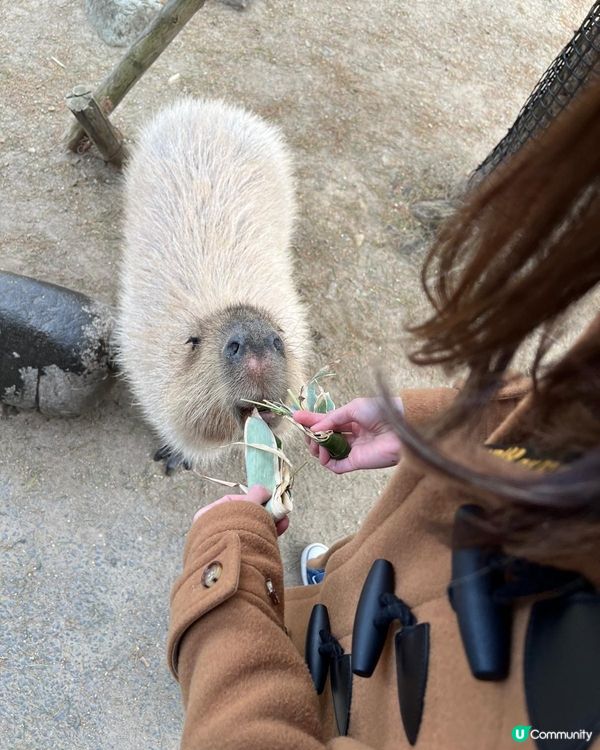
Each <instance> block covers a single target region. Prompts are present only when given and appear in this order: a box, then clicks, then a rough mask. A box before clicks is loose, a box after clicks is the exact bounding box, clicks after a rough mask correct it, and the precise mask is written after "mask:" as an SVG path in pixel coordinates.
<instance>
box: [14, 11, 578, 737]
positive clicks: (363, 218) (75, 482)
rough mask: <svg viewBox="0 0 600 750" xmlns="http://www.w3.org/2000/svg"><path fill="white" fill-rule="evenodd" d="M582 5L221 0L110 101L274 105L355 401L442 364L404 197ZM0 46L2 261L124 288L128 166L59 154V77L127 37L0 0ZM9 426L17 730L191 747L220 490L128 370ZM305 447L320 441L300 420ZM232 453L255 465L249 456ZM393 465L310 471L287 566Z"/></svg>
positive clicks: (302, 244) (319, 297)
mask: <svg viewBox="0 0 600 750" xmlns="http://www.w3.org/2000/svg"><path fill="white" fill-rule="evenodd" d="M588 5H589V0H569V1H567V0H513V2H511V3H491V2H488V1H486V0H455V2H451V3H439V2H437V1H434V0H419V2H413V1H410V0H364V2H360V3H359V2H350V1H349V0H344V1H343V2H342V0H328V2H326V3H325V2H322V0H302V1H301V2H300V0H296V1H295V0H289V1H288V2H285V3H284V2H277V1H276V0H254V3H253V5H252V6H251V7H250V9H249V10H247V11H244V12H238V11H235V10H233V9H232V8H230V7H227V6H224V5H222V4H219V3H218V2H216V1H215V0H212V1H210V2H208V3H207V5H206V7H205V8H204V9H203V10H201V11H200V12H199V13H198V14H197V16H196V17H195V18H194V19H193V20H192V21H191V22H190V24H189V26H188V27H187V29H186V30H185V31H184V32H183V33H182V34H181V35H180V36H179V37H178V38H177V39H176V40H175V41H174V42H173V43H172V45H171V47H170V48H169V49H168V50H167V51H166V53H165V54H164V55H163V56H162V57H161V58H160V59H159V60H158V61H157V63H156V64H155V65H154V66H153V67H152V69H151V70H150V72H149V73H148V74H147V75H146V77H145V78H144V79H143V80H142V82H141V83H140V84H139V85H138V86H136V88H135V89H134V90H133V91H132V92H131V93H130V95H129V96H128V97H127V98H126V100H125V101H124V102H123V104H122V105H121V106H120V107H119V108H118V110H117V111H116V113H115V115H114V120H115V122H116V123H117V125H118V126H119V127H120V128H122V130H123V131H124V132H125V133H126V134H127V136H128V138H130V139H134V138H135V133H136V128H137V126H138V124H139V123H140V122H142V121H143V120H145V119H146V118H147V117H149V116H150V114H151V113H152V112H153V111H155V110H157V109H158V108H160V106H161V105H163V104H164V103H167V102H170V101H172V100H173V99H174V98H175V97H177V96H179V95H181V94H193V95H196V96H206V97H224V98H226V99H228V100H230V101H233V102H238V103H241V104H243V105H245V106H247V107H249V108H250V109H253V110H254V111H256V112H258V113H259V114H261V115H263V116H265V117H267V118H269V119H271V120H273V121H274V122H276V123H278V124H279V125H280V126H281V127H282V129H283V131H284V133H285V135H286V137H287V139H288V141H289V143H290V145H291V147H292V149H293V151H294V153H295V154H296V162H297V175H298V199H299V204H300V209H301V216H300V221H299V225H298V231H297V234H296V239H295V247H296V256H297V279H298V285H299V288H300V289H301V291H302V293H303V295H304V297H305V299H306V301H307V303H308V305H309V309H310V318H311V325H312V328H313V331H314V339H315V357H314V363H315V368H317V367H318V366H320V365H321V364H323V363H325V362H329V361H332V360H338V359H339V360H340V363H339V365H338V366H337V370H338V372H339V377H338V378H337V381H336V383H335V385H334V391H335V395H336V397H337V400H338V402H340V403H342V402H344V401H346V400H349V399H351V398H352V397H354V396H357V395H364V394H369V393H372V392H373V390H374V372H375V370H376V368H378V367H381V369H382V370H383V372H384V373H385V374H386V376H387V377H388V379H389V381H390V382H391V383H392V384H393V386H394V387H401V386H412V385H417V384H428V383H438V382H444V377H443V376H442V375H440V374H438V373H431V372H416V371H415V369H414V368H412V367H410V366H409V365H408V364H407V362H406V358H405V356H404V354H403V348H402V347H403V335H402V323H403V322H406V321H407V320H409V319H413V318H414V317H415V316H417V315H418V314H419V312H420V311H421V312H422V310H423V301H422V297H421V294H420V291H419V286H418V271H419V264H420V262H421V259H422V256H423V251H424V248H425V247H426V245H427V241H428V238H429V235H428V234H427V231H426V230H425V228H424V227H423V226H421V225H420V224H419V222H418V221H416V220H415V219H414V218H413V217H412V214H411V205H412V204H413V203H414V202H416V201H420V200H423V199H426V198H434V197H435V198H438V197H444V196H447V195H449V194H451V193H452V192H453V191H454V190H455V189H456V186H457V185H460V184H461V183H462V182H463V180H464V179H465V178H466V176H467V175H468V174H469V172H470V171H471V170H472V169H473V168H474V167H475V166H476V165H477V164H478V163H479V162H480V161H481V160H482V159H483V158H484V157H485V155H486V154H487V153H488V151H489V150H490V149H491V148H492V147H493V146H494V144H495V143H496V142H497V141H498V140H499V138H500V137H501V136H502V135H503V134H504V132H505V130H506V129H507V127H508V126H509V125H510V123H511V122H512V120H513V119H514V116H515V115H516V113H517V111H518V109H519V108H520V106H521V104H522V103H523V101H524V99H525V97H526V95H527V94H528V92H529V91H530V90H531V88H532V87H533V85H534V84H535V82H536V81H537V79H538V77H539V75H540V74H541V73H542V72H543V70H544V69H545V68H546V66H547V65H548V63H549V62H550V61H551V60H552V58H553V57H554V55H555V54H556V53H557V52H558V50H559V49H560V48H561V47H562V46H563V45H564V44H565V43H566V41H567V40H568V39H569V38H570V36H571V34H572V32H573V30H574V29H575V28H576V27H577V26H578V25H579V23H580V22H581V20H582V18H583V17H584V15H585V13H586V12H587V10H588ZM0 46H1V49H2V55H1V56H0V87H1V91H2V106H1V107H0V170H1V185H0V268H2V269H4V270H9V271H14V272H17V273H24V274H29V275H32V276H36V277H39V278H41V279H44V280H48V281H52V282H56V283H59V284H64V285H66V286H69V287H72V288H75V289H77V290H80V291H82V292H85V293H88V294H90V295H91V296H93V297H96V298H98V299H100V300H102V301H104V302H108V303H114V302H115V295H116V274H117V267H118V262H119V252H120V242H121V177H120V174H119V173H118V172H117V171H116V170H114V169H113V168H112V167H109V166H105V165H104V164H103V163H102V162H101V161H99V160H98V159H95V158H93V157H91V156H89V155H88V156H83V157H76V156H73V155H66V154H65V153H64V152H63V149H62V147H61V138H62V135H63V133H64V131H65V129H66V126H67V125H68V124H69V115H68V113H67V112H66V111H65V106H64V96H65V94H66V93H68V91H69V90H70V88H71V87H72V86H73V85H75V84H77V83H90V84H93V83H94V82H97V81H99V80H100V79H101V78H102V77H103V76H104V75H105V73H106V72H107V71H108V70H109V69H110V68H111V66H112V65H113V63H115V62H116V61H117V60H118V59H119V57H120V56H121V55H122V50H119V49H114V48H109V47H107V46H106V45H104V44H103V43H102V42H100V40H99V39H98V37H97V36H96V35H95V34H94V32H93V31H92V30H91V29H90V28H89V27H88V26H87V24H86V21H85V18H84V14H83V9H82V2H80V0H51V1H50V0H20V2H18V3H11V4H10V5H9V4H8V3H2V5H1V7H0ZM576 330H577V323H574V324H573V329H572V331H570V335H571V336H572V335H574V333H575V332H576ZM0 435H1V440H0V554H1V563H0V565H1V568H0V571H1V572H0V577H1V589H0V748H1V750H32V749H33V748H36V750H37V749H38V748H40V749H41V748H53V750H62V749H64V750H67V748H68V749H69V750H76V749H79V748H82V749H83V748H85V749H86V750H91V749H92V748H94V749H101V750H109V749H111V750H112V749H113V748H114V749H115V750H116V749H117V748H118V750H138V749H139V750H141V749H142V748H157V749H160V750H163V749H165V750H166V749H174V748H176V747H177V746H178V737H179V733H180V728H181V720H182V713H181V708H180V700H179V693H178V689H177V686H176V684H175V683H174V681H173V679H172V678H171V676H170V675H169V673H168V671H167V668H166V663H165V633H166V627H167V616H168V594H169V587H170V585H171V583H172V581H173V579H174V577H175V576H176V574H177V572H178V569H179V566H180V560H181V552H182V548H183V543H184V536H185V534H186V531H187V529H188V527H189V523H190V519H191V517H192V515H193V513H194V511H195V510H196V508H197V507H198V506H200V505H202V504H205V503H207V502H209V501H210V500H212V499H214V498H216V497H218V496H219V495H220V494H222V493H220V491H219V489H218V488H216V487H214V486H211V485H207V484H205V483H203V482H202V481H201V480H199V479H198V478H197V477H195V476H193V475H192V474H190V473H181V474H178V475H177V476H175V477H172V478H165V477H164V476H163V475H162V473H161V470H160V468H159V467H158V465H156V464H154V463H153V462H152V461H151V458H150V455H151V451H152V447H153V445H154V441H153V437H152V435H151V434H150V432H149V430H148V429H147V427H146V426H145V425H144V424H143V423H142V422H141V420H140V418H139V415H138V413H137V412H136V410H135V409H134V408H133V407H132V406H131V403H130V396H129V394H128V392H127V391H126V389H125V388H124V387H123V386H122V385H121V384H120V383H117V384H116V385H115V386H114V388H113V389H112V391H111V392H110V394H109V396H108V397H107V398H106V399H105V400H104V401H103V402H102V403H101V404H100V405H99V406H98V407H97V408H96V409H95V410H93V411H92V412H91V413H88V414H86V415H85V416H82V417H80V418H77V419H69V420H66V419H65V420H59V419H53V420H52V419H48V418H45V417H43V416H41V415H39V414H35V413H20V414H17V415H4V418H3V419H2V420H0ZM291 453H292V457H293V459H294V460H295V462H296V463H298V464H299V463H301V462H302V461H303V460H304V455H305V454H304V448H303V445H301V444H300V443H298V444H297V445H296V446H295V447H294V449H293V450H292V451H291ZM219 475H220V476H223V477H225V478H232V479H236V478H238V477H241V465H240V463H239V461H235V460H232V461H230V462H226V463H224V464H223V466H222V467H219ZM385 479H386V472H375V473H372V474H362V475H356V476H347V477H342V478H336V477H333V476H330V475H327V474H326V473H325V472H324V471H322V470H321V469H319V467H318V466H316V465H315V464H311V465H309V466H307V467H306V468H305V469H304V470H303V472H302V474H301V475H300V477H299V478H298V481H297V485H296V493H295V503H296V510H295V511H294V514H293V517H292V522H291V527H290V530H289V532H288V533H287V534H286V535H285V536H284V537H283V538H282V543H281V546H282V554H283V557H284V561H285V566H286V574H287V578H288V581H289V582H291V583H294V582H297V581H298V574H297V570H296V566H297V560H298V556H299V553H300V550H301V549H302V548H303V546H304V545H305V544H306V543H307V542H309V541H311V540H315V539H319V540H322V541H324V542H326V543H331V542H333V541H334V540H335V539H337V538H339V537H341V536H343V535H346V534H348V533H351V532H353V531H354V530H355V529H356V527H357V525H358V523H359V521H360V520H361V519H362V518H363V517H364V515H365V513H366V512H367V510H368V508H369V507H370V506H371V505H372V503H373V502H374V501H375V500H376V497H377V494H378V492H379V490H380V489H381V487H382V486H383V484H384V482H385ZM241 627H243V625H241Z"/></svg>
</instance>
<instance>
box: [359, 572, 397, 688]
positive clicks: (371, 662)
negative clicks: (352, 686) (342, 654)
mask: <svg viewBox="0 0 600 750" xmlns="http://www.w3.org/2000/svg"><path fill="white" fill-rule="evenodd" d="M393 593H394V568H393V566H392V564H391V563H390V562H389V560H375V562H374V563H373V565H372V566H371V570H370V571H369V575H368V576H367V579H366V581H365V583H364V586H363V588H362V591H361V594H360V599H359V601H358V607H357V610H356V615H355V617H354V628H353V631H352V671H353V672H354V674H356V675H358V676H359V677H370V676H371V675H372V674H373V670H374V669H375V667H376V666H377V662H378V661H379V657H380V656H381V652H382V651H383V647H384V645H385V639H386V637H387V632H388V629H389V625H390V622H391V620H389V619H385V618H384V619H383V620H382V619H379V620H377V617H378V615H380V613H381V608H382V606H381V595H382V594H393Z"/></svg>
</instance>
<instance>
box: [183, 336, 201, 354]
mask: <svg viewBox="0 0 600 750" xmlns="http://www.w3.org/2000/svg"><path fill="white" fill-rule="evenodd" d="M185 343H186V344H191V345H192V351H195V350H196V349H197V348H198V347H199V346H200V339H199V338H198V337H197V336H190V337H189V339H188V340H187V341H186V342H185Z"/></svg>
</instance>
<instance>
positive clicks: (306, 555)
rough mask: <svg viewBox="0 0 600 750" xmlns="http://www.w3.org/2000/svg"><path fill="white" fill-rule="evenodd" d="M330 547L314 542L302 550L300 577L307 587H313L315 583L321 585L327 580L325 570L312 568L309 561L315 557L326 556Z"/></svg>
mask: <svg viewBox="0 0 600 750" xmlns="http://www.w3.org/2000/svg"><path fill="white" fill-rule="evenodd" d="M328 549H329V547H326V546H325V545H324V544H320V543H319V542H313V543H312V544H309V545H308V546H306V547H305V548H304V549H303V550H302V555H301V557H300V575H301V576H302V583H303V584H304V585H305V586H311V585H312V584H314V583H321V581H322V580H323V578H325V569H324V568H310V567H309V566H308V561H309V560H313V559H314V558H315V557H320V556H321V555H324V554H325V553H326V552H327V550H328Z"/></svg>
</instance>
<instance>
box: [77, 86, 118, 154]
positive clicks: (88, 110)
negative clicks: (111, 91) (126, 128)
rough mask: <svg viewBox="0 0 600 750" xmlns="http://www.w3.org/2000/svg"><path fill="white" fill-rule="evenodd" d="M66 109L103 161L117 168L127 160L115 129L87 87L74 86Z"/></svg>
mask: <svg viewBox="0 0 600 750" xmlns="http://www.w3.org/2000/svg"><path fill="white" fill-rule="evenodd" d="M67 107H68V108H69V109H70V110H71V112H72V113H73V114H74V115H75V117H76V118H77V121H78V122H79V124H80V125H81V127H82V128H83V129H84V131H85V132H86V133H87V135H88V137H89V138H90V140H91V141H92V142H93V143H94V144H95V145H96V148H97V149H98V151H99V152H100V155H101V156H102V158H103V159H104V161H107V162H111V163H112V164H115V165H116V166H117V167H120V166H121V165H122V164H123V161H124V159H126V158H127V150H126V148H125V146H124V145H123V140H122V138H121V136H120V134H119V132H118V131H117V129H116V128H115V127H114V126H113V125H112V124H111V122H110V120H109V119H108V117H107V116H106V115H105V114H104V112H103V111H102V110H101V109H100V107H99V106H98V102H97V101H96V100H95V99H94V96H93V94H92V92H91V91H90V89H89V88H88V87H87V86H75V88H74V89H73V91H72V93H70V94H68V96H67Z"/></svg>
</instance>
